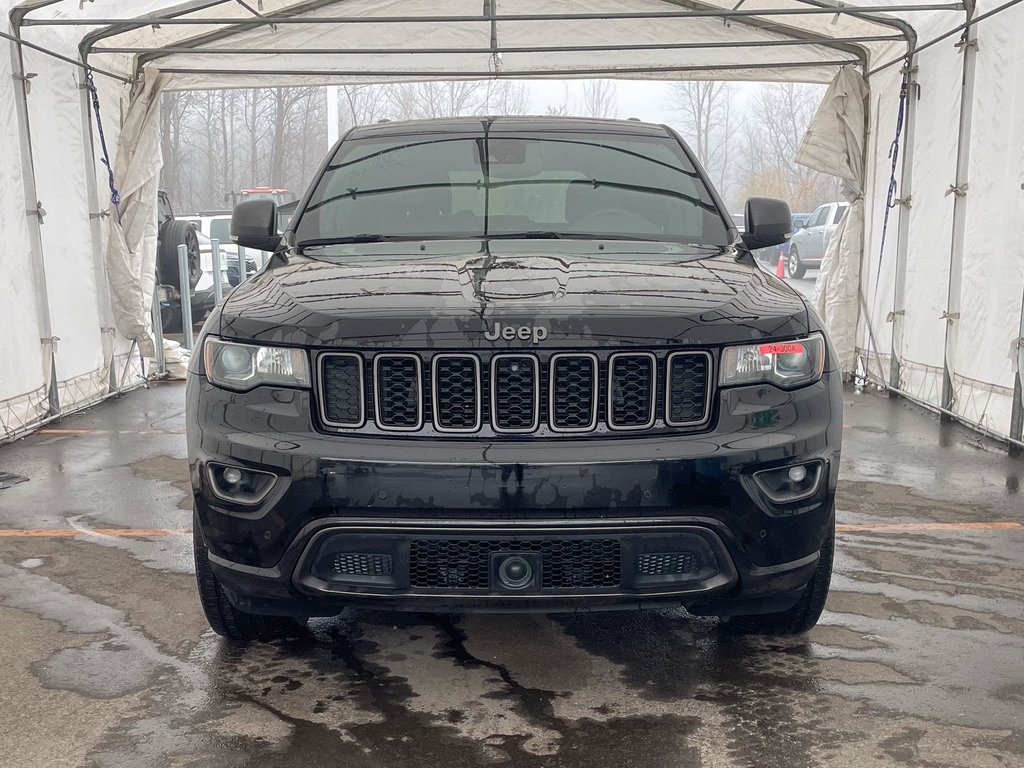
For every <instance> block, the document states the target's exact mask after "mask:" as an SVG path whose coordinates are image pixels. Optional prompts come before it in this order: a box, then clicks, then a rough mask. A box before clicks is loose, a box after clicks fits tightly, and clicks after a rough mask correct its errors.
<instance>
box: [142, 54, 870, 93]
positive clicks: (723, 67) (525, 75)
mask: <svg viewBox="0 0 1024 768" xmlns="http://www.w3.org/2000/svg"><path fill="white" fill-rule="evenodd" d="M851 64H852V65H855V66H860V65H861V64H862V62H861V61H860V60H859V59H838V60H832V61H810V62H809V61H785V62H775V63H772V64H756V65H742V64H740V65H737V64H717V65H705V66H692V67H691V66H685V67H623V68H618V69H607V68H600V69H552V70H547V71H545V72H537V71H535V70H523V71H511V70H509V71H502V72H497V73H495V72H484V71H478V72H440V71H435V72H430V71H427V70H409V71H408V72H403V73H402V74H401V77H396V74H395V72H393V71H387V72H384V71H375V70H367V71H360V70H336V69H335V70H315V69H209V68H202V69H184V68H176V67H167V68H164V67H161V68H160V71H161V72H162V73H165V74H172V75H205V74H217V75H267V76H282V77H288V76H292V75H303V76H311V77H352V78H379V79H382V80H387V81H389V82H392V81H395V80H399V81H404V82H413V81H416V80H420V79H424V78H426V79H438V80H445V79H446V80H483V79H487V78H505V79H508V78H514V79H520V80H537V79H548V78H553V77H569V78H581V77H591V76H593V75H601V76H605V77H612V78H614V77H621V76H623V75H643V74H655V73H674V72H716V71H741V70H749V71H752V72H753V71H759V70H762V69H799V68H801V67H804V68H807V67H810V68H813V67H842V66H847V65H851ZM168 90H175V89H174V88H170V89H168Z"/></svg>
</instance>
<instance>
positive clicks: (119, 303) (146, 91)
mask: <svg viewBox="0 0 1024 768" xmlns="http://www.w3.org/2000/svg"><path fill="white" fill-rule="evenodd" d="M164 80H165V78H164V77H162V76H161V75H160V73H159V72H158V71H156V70H147V72H146V75H145V77H144V78H143V79H142V81H141V82H140V83H138V84H137V86H136V90H135V92H133V93H132V99H131V106H130V107H129V109H128V114H127V115H126V116H125V120H124V126H123V127H122V129H121V132H120V135H119V136H118V141H117V155H116V158H117V159H116V161H115V164H114V168H115V173H114V185H115V187H116V188H117V190H118V192H119V193H120V195H121V204H120V220H119V219H118V216H117V215H116V211H112V212H111V213H112V215H110V216H108V217H107V221H108V222H109V226H108V233H107V237H108V242H107V252H106V261H107V274H108V275H109V276H110V286H111V289H112V293H113V298H114V301H113V306H114V320H115V322H116V323H117V329H118V330H119V331H120V332H121V334H122V335H123V336H124V337H125V338H127V339H134V340H135V341H137V342H138V344H139V346H140V348H141V349H142V352H143V354H144V355H146V357H152V356H153V354H154V347H153V338H152V336H151V335H150V332H149V327H150V322H151V307H152V304H153V289H154V287H155V283H156V251H157V219H156V215H155V209H156V198H157V191H158V189H159V185H160V168H161V166H162V165H163V157H162V155H161V150H160V92H161V88H162V86H163V83H164ZM112 207H113V206H112Z"/></svg>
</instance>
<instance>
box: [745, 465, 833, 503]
mask: <svg viewBox="0 0 1024 768" xmlns="http://www.w3.org/2000/svg"><path fill="white" fill-rule="evenodd" d="M824 466H825V464H824V462H822V461H820V460H819V461H810V462H805V463H803V464H793V465H791V466H788V467H777V468H776V469H762V470H761V471H760V472H755V473H754V482H755V483H757V487H758V488H759V489H760V491H761V492H762V493H763V494H764V495H765V496H767V497H768V498H769V499H770V500H771V501H773V502H774V503H776V504H789V503H790V502H794V501H800V500H801V499H806V498H808V497H810V496H813V495H814V494H815V493H817V492H818V488H819V487H820V486H821V479H822V477H824V474H825V473H824Z"/></svg>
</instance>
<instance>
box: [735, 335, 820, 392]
mask: <svg viewBox="0 0 1024 768" xmlns="http://www.w3.org/2000/svg"><path fill="white" fill-rule="evenodd" d="M824 370H825V339H824V337H823V336H822V335H821V334H820V333H815V334H811V335H810V336H808V337H807V338H806V339H793V340H792V341H773V342H767V343H764V344H742V345H738V346H733V347H726V348H725V349H724V350H722V366H721V376H720V378H719V383H720V384H721V385H722V386H723V387H729V386H735V385H739V384H758V383H765V384H774V385H775V386H777V387H779V388H781V389H796V388H797V387H803V386H806V385H808V384H813V383H814V382H816V381H817V380H818V379H820V378H821V374H822V372H823V371H824Z"/></svg>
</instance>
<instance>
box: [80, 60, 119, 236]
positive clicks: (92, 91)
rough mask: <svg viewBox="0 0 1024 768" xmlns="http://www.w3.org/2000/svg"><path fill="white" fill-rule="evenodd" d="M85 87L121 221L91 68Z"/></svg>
mask: <svg viewBox="0 0 1024 768" xmlns="http://www.w3.org/2000/svg"><path fill="white" fill-rule="evenodd" d="M85 87H86V88H88V89H89V94H90V96H91V97H92V111H93V112H95V113H96V133H97V134H98V135H99V137H100V149H101V150H102V151H103V157H101V158H100V162H101V163H103V165H104V167H105V168H106V169H107V184H108V185H109V186H110V203H111V205H113V206H114V213H116V214H117V221H118V223H120V221H121V193H120V192H118V191H117V186H116V184H115V183H114V166H113V165H112V164H111V162H110V152H109V151H108V150H107V137H106V135H105V134H104V133H103V119H102V118H101V117H100V95H99V92H98V91H97V90H96V83H95V82H94V80H93V77H92V70H86V73H85Z"/></svg>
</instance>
